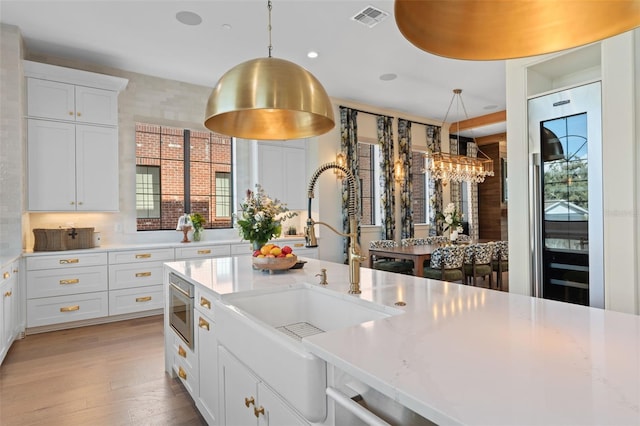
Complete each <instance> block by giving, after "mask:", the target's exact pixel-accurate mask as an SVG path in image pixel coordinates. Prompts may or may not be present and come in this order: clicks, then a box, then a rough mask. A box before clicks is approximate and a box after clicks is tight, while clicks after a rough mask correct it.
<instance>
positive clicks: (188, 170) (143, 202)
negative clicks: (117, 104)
mask: <svg viewBox="0 0 640 426" xmlns="http://www.w3.org/2000/svg"><path fill="white" fill-rule="evenodd" d="M231 144H232V141H231V138H230V137H228V136H223V135H218V134H214V133H210V132H207V131H195V130H188V129H179V128H173V127H165V126H159V125H155V124H143V123H137V124H136V211H137V225H138V230H139V231H141V230H169V229H175V227H176V224H177V223H178V218H179V217H180V216H181V215H182V214H184V213H185V212H187V213H200V214H201V215H202V216H204V217H205V219H206V224H205V228H231V227H232V219H231V213H232V211H231V210H232V209H231V206H232V190H231V171H232V170H231V167H232V149H231V147H232V146H231ZM187 210H188V211H187Z"/></svg>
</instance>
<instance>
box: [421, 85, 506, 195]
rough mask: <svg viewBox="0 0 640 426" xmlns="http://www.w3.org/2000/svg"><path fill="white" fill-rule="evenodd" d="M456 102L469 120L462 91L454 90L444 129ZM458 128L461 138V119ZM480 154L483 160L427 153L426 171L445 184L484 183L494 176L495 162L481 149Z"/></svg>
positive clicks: (457, 106) (441, 153)
mask: <svg viewBox="0 0 640 426" xmlns="http://www.w3.org/2000/svg"><path fill="white" fill-rule="evenodd" d="M454 100H456V109H457V110H458V109H459V108H460V106H462V109H463V111H464V114H465V118H466V119H469V117H468V116H467V110H466V108H465V107H464V103H463V102H462V89H454V90H453V97H452V98H451V102H450V103H449V108H448V109H447V113H446V114H445V117H444V120H443V121H442V127H444V124H445V123H446V121H447V117H448V116H449V111H451V106H452V105H453V101H454ZM458 117H459V116H458ZM457 126H458V130H457V136H458V138H459V137H460V119H459V118H458V121H457ZM474 143H475V138H474ZM476 146H477V144H476ZM478 154H479V155H482V156H483V158H476V157H467V156H464V155H456V154H449V153H445V152H435V153H427V154H425V158H426V169H427V170H428V171H429V174H430V176H431V178H432V179H435V180H441V181H442V182H445V183H446V182H449V181H452V182H471V183H482V182H484V180H485V178H486V177H487V176H493V175H494V172H493V160H492V159H491V158H489V157H488V156H487V155H486V154H485V153H484V152H482V151H481V150H480V148H478Z"/></svg>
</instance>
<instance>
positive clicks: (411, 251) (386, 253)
mask: <svg viewBox="0 0 640 426" xmlns="http://www.w3.org/2000/svg"><path fill="white" fill-rule="evenodd" d="M438 247H439V245H438V244H425V245H417V246H407V247H385V248H370V249H369V268H371V269H373V264H374V261H375V258H382V257H385V258H391V259H406V260H412V261H413V275H415V276H416V277H422V273H423V271H424V262H425V261H427V260H430V259H431V253H433V251H434V250H435V249H436V248H438Z"/></svg>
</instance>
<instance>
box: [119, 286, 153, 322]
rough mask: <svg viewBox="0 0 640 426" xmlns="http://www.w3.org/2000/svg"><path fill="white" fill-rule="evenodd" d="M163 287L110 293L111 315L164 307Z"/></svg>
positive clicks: (129, 289)
mask: <svg viewBox="0 0 640 426" xmlns="http://www.w3.org/2000/svg"><path fill="white" fill-rule="evenodd" d="M163 288H164V287H163V286H162V284H161V285H154V286H150V287H145V288H128V289H123V290H111V291H109V315H120V314H129V313H131V312H142V311H150V310H152V309H162V308H163V307H164V291H163Z"/></svg>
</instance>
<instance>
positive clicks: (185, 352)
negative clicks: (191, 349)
mask: <svg viewBox="0 0 640 426" xmlns="http://www.w3.org/2000/svg"><path fill="white" fill-rule="evenodd" d="M178 355H180V356H181V357H182V358H186V357H187V351H185V350H184V348H183V347H182V346H180V345H178Z"/></svg>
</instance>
